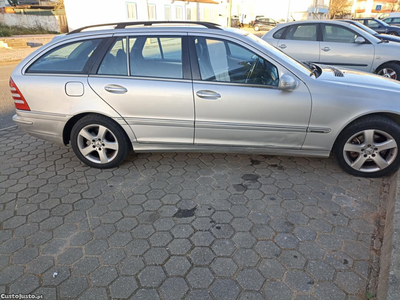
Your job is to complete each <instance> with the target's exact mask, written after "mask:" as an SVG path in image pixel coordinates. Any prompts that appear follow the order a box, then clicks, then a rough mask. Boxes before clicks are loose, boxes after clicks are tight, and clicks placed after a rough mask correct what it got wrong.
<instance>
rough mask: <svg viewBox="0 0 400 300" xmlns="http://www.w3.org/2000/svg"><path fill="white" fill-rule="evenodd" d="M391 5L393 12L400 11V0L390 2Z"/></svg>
mask: <svg viewBox="0 0 400 300" xmlns="http://www.w3.org/2000/svg"><path fill="white" fill-rule="evenodd" d="M389 5H390V10H391V11H392V12H396V11H400V0H398V1H396V2H394V3H390V4H389Z"/></svg>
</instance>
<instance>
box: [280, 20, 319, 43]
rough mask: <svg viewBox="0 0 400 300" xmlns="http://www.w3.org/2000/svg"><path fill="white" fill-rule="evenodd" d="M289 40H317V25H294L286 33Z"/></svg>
mask: <svg viewBox="0 0 400 300" xmlns="http://www.w3.org/2000/svg"><path fill="white" fill-rule="evenodd" d="M286 39H287V40H296V41H316V40H317V25H316V24H312V25H293V26H292V27H290V29H289V31H288V33H287V34H286Z"/></svg>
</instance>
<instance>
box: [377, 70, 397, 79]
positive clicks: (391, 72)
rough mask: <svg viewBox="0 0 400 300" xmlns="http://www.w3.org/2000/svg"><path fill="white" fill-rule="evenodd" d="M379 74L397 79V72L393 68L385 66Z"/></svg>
mask: <svg viewBox="0 0 400 300" xmlns="http://www.w3.org/2000/svg"><path fill="white" fill-rule="evenodd" d="M378 75H380V76H383V77H385V78H391V79H394V80H397V73H396V71H395V70H393V69H391V68H383V69H382V70H380V71H379V72H378Z"/></svg>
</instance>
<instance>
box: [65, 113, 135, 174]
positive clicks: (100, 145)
mask: <svg viewBox="0 0 400 300" xmlns="http://www.w3.org/2000/svg"><path fill="white" fill-rule="evenodd" d="M71 146H72V149H73V150H74V152H75V154H76V156H77V157H78V158H79V159H80V160H81V161H82V162H84V163H85V164H87V165H88V166H90V167H93V168H99V169H108V168H114V167H117V166H119V165H120V164H121V163H122V162H123V161H124V160H125V158H126V157H127V155H128V154H129V152H130V150H131V143H130V141H129V138H128V137H127V135H126V133H125V132H124V131H123V129H122V128H121V127H120V126H119V125H118V124H117V123H115V122H114V121H113V120H111V119H108V118H106V117H103V116H99V115H87V116H85V117H83V118H82V119H80V120H79V121H78V122H76V124H75V125H74V127H73V128H72V131H71Z"/></svg>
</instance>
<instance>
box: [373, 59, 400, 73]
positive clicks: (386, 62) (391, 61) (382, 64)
mask: <svg viewBox="0 0 400 300" xmlns="http://www.w3.org/2000/svg"><path fill="white" fill-rule="evenodd" d="M387 64H396V65H398V66H400V61H399V60H389V61H385V62H384V63H381V64H380V65H379V66H378V67H377V68H376V69H375V72H374V73H378V70H379V69H380V68H382V67H383V66H384V65H387Z"/></svg>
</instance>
